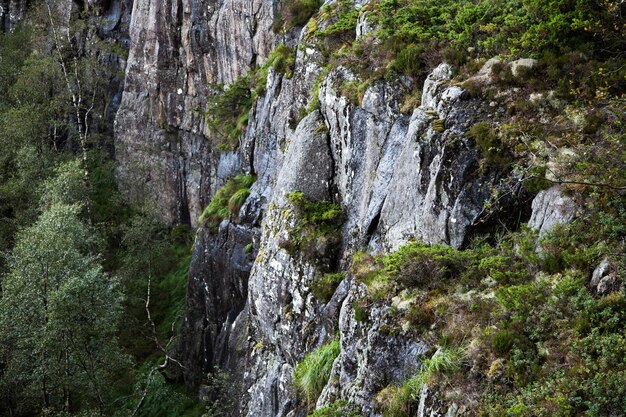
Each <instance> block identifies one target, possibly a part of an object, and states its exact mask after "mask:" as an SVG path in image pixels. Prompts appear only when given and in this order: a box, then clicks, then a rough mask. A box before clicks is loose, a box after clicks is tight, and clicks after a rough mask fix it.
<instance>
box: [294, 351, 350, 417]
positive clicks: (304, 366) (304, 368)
mask: <svg viewBox="0 0 626 417" xmlns="http://www.w3.org/2000/svg"><path fill="white" fill-rule="evenodd" d="M340 349H341V348H340V346H339V339H335V340H333V341H331V342H329V343H326V344H325V345H322V346H320V347H319V348H317V349H316V350H314V351H313V352H311V353H309V354H307V355H306V356H305V357H304V359H303V360H302V362H300V363H299V364H298V366H297V367H296V370H295V372H294V376H293V384H294V387H295V388H296V391H297V392H298V394H299V395H301V396H302V397H303V398H304V400H305V401H306V403H307V404H309V405H313V404H315V401H316V400H317V397H319V395H320V393H321V392H322V389H323V388H324V386H325V385H326V384H327V383H328V378H330V372H331V370H332V366H333V362H334V360H335V358H336V357H337V356H338V355H339V353H340Z"/></svg>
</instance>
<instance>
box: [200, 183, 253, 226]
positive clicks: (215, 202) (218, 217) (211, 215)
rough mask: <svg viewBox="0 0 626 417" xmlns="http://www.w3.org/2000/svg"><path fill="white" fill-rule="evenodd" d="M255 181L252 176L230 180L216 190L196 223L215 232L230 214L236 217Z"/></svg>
mask: <svg viewBox="0 0 626 417" xmlns="http://www.w3.org/2000/svg"><path fill="white" fill-rule="evenodd" d="M255 181H256V177H255V176H254V175H245V174H240V175H237V176H235V177H233V178H230V179H229V180H228V181H226V183H225V184H224V186H222V188H220V189H219V190H217V192H216V193H215V196H213V199H212V200H211V202H210V203H209V205H208V206H207V208H206V209H204V211H203V212H202V215H201V216H200V218H199V219H198V223H200V224H202V225H204V226H205V227H206V228H207V229H209V230H216V229H217V227H218V226H219V225H220V222H221V221H222V220H223V219H225V218H227V217H229V216H230V215H231V214H233V215H238V214H239V209H241V206H242V205H243V203H244V202H245V201H246V199H247V198H248V196H249V195H250V187H251V186H252V184H254V182H255Z"/></svg>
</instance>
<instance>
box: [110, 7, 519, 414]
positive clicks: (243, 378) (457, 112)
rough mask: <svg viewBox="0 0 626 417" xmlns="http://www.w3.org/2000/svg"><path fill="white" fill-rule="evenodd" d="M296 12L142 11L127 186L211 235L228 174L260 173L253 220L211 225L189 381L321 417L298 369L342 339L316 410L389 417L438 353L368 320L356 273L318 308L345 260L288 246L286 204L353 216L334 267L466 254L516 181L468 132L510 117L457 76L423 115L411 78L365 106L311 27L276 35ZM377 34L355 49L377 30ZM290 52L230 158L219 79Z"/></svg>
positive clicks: (132, 80)
mask: <svg viewBox="0 0 626 417" xmlns="http://www.w3.org/2000/svg"><path fill="white" fill-rule="evenodd" d="M279 10H280V2H277V1H272V0H254V1H244V0H220V1H209V0H183V1H178V2H174V1H172V0H165V1H156V0H140V1H135V2H134V4H133V8H132V19H131V22H130V38H131V47H130V53H129V57H128V61H127V67H126V78H125V87H124V92H123V95H122V98H121V104H120V107H119V110H118V112H117V117H116V121H115V146H116V156H117V159H118V161H119V170H118V178H119V180H120V184H121V188H122V190H123V191H124V193H125V194H126V195H127V197H128V198H129V199H131V200H132V201H135V202H141V201H144V200H145V199H146V198H153V199H155V200H156V202H157V204H158V207H159V208H160V210H161V212H162V214H163V216H164V218H165V219H166V220H167V221H169V222H171V223H189V224H196V221H197V219H198V217H199V215H200V213H201V212H202V210H203V209H204V207H205V206H206V205H207V204H208V202H209V201H210V198H211V196H212V195H214V194H215V192H216V190H217V189H218V188H219V186H221V185H222V184H223V183H224V181H225V180H226V179H227V178H229V177H231V176H233V175H235V174H237V173H240V172H247V173H250V174H255V175H256V176H257V181H256V183H255V184H254V185H253V186H252V187H251V190H250V196H249V197H248V199H247V200H246V203H245V204H244V205H243V206H242V208H241V210H240V212H239V213H238V215H232V216H231V217H230V218H229V219H225V220H224V221H223V222H222V223H221V225H220V226H219V228H218V229H217V230H209V229H208V228H205V227H202V226H200V228H199V230H198V233H197V236H196V241H195V245H194V254H193V259H192V265H191V270H190V275H189V282H188V289H187V309H186V316H185V321H184V323H183V329H182V334H181V339H180V340H181V341H180V343H179V346H178V348H177V352H176V353H177V355H178V356H179V357H181V360H182V362H183V363H184V365H185V371H184V372H183V374H184V375H183V377H184V379H185V381H186V382H187V383H188V384H189V385H191V386H198V384H201V382H202V380H203V377H204V376H205V374H206V373H207V372H209V371H211V370H212V369H213V367H216V366H217V367H220V368H222V369H224V370H227V371H228V372H229V373H230V374H231V376H232V378H233V383H234V384H236V385H237V386H238V387H239V388H240V390H241V396H240V401H239V402H238V405H237V407H236V410H231V411H232V415H241V416H249V417H253V416H255V417H259V416H267V417H270V416H271V417H274V416H275V417H282V416H306V415H307V409H306V407H304V406H303V405H301V403H299V401H298V398H297V396H296V393H295V392H294V389H293V386H292V379H293V371H294V369H295V367H296V366H297V364H298V362H299V361H301V360H302V358H303V357H304V355H305V354H306V353H307V352H310V351H311V350H312V349H314V348H316V347H319V346H320V345H322V344H323V343H325V342H327V341H329V340H332V339H333V338H334V337H335V336H336V335H338V336H339V338H340V340H341V353H340V355H339V357H338V358H337V359H336V360H335V363H334V365H333V369H332V377H331V378H330V380H329V383H328V385H327V386H326V387H325V388H324V390H323V392H322V394H321V395H320V397H319V399H318V401H317V405H318V406H323V405H327V404H329V403H331V402H332V401H335V400H337V399H342V400H347V401H350V402H351V403H354V404H356V405H358V406H359V407H360V408H361V409H362V410H363V411H364V413H366V414H364V415H369V416H377V415H378V414H377V412H376V411H375V407H374V397H375V395H376V393H377V392H379V391H380V390H381V389H382V388H384V387H385V386H387V385H388V384H390V383H394V382H398V383H399V382H401V381H402V380H404V379H405V378H406V377H407V376H408V375H411V374H412V373H414V372H415V371H416V370H417V369H419V366H420V363H419V360H418V358H419V356H420V354H421V353H423V352H425V351H427V350H428V348H429V347H428V346H427V345H426V344H425V343H423V342H422V341H420V340H415V339H414V338H412V337H411V336H410V335H409V334H404V333H400V334H396V335H393V336H392V335H389V334H388V333H387V332H386V330H385V329H387V328H388V327H389V325H390V324H391V323H392V321H393V316H392V314H391V313H390V308H389V307H376V308H374V309H372V310H371V311H370V312H369V316H368V318H367V323H364V322H363V321H360V320H358V319H357V318H356V317H355V311H354V308H353V305H354V303H355V301H356V300H358V299H359V297H360V296H361V295H362V292H363V291H364V288H362V285H361V284H358V283H357V282H356V281H355V279H354V277H352V276H351V274H350V273H347V274H346V276H345V279H344V280H343V281H342V282H341V283H340V284H339V287H338V288H337V290H336V292H335V294H334V295H333V297H332V298H331V299H330V301H328V302H323V301H321V300H318V299H317V298H316V297H315V295H314V294H313V291H312V290H311V284H312V282H313V281H314V280H315V279H316V278H317V277H319V276H320V275H322V274H323V273H324V272H326V271H327V269H328V268H327V267H328V265H325V266H323V265H321V264H320V262H319V261H316V260H315V259H310V258H309V257H306V256H304V255H303V254H297V253H293V252H290V251H289V250H288V249H287V248H286V247H285V244H284V242H285V241H288V240H289V239H290V238H292V236H290V234H291V233H293V229H294V225H295V224H296V222H297V221H298V219H297V213H296V210H295V209H294V207H293V204H292V203H291V202H290V200H289V199H288V198H287V197H286V195H287V193H289V192H292V191H296V190H297V191H301V192H302V193H303V195H304V196H305V197H306V198H307V199H308V200H311V201H330V202H333V203H337V204H339V205H340V206H341V208H342V211H343V216H344V223H343V226H342V229H341V236H342V242H341V245H340V248H339V250H337V251H336V253H334V254H333V257H334V258H333V262H332V263H333V266H332V269H334V270H336V271H342V272H346V271H348V270H349V265H350V262H351V259H352V256H353V255H354V253H355V252H356V251H358V250H368V251H371V252H384V251H389V250H394V249H397V248H398V247H400V246H401V245H403V244H404V243H407V242H408V241H410V240H413V239H419V240H422V241H424V242H427V243H433V244H434V243H441V244H447V245H451V246H453V247H456V248H460V247H463V246H464V245H466V244H467V242H468V241H469V239H471V237H472V236H473V235H474V234H475V233H477V232H479V231H482V230H484V228H485V220H486V219H488V218H489V216H490V215H493V214H492V213H488V212H486V211H485V209H484V202H485V201H486V200H489V199H490V198H491V197H492V193H493V191H494V190H497V189H498V188H499V187H506V184H510V183H511V181H510V179H511V178H512V177H513V176H514V174H513V173H511V172H510V171H507V170H505V169H500V168H498V167H489V168H488V169H486V170H485V169H480V167H479V159H480V153H479V151H478V150H477V148H476V144H475V143H474V142H473V140H471V139H470V138H468V137H467V135H466V134H465V133H466V132H467V130H468V129H469V128H470V127H471V126H472V125H473V124H475V123H477V122H479V121H482V120H488V119H491V120H494V119H497V117H499V116H498V113H497V111H496V110H495V109H493V108H492V107H490V106H489V105H487V104H485V103H482V102H481V101H480V100H478V99H474V98H471V97H470V95H469V94H467V93H466V92H465V91H464V90H463V89H462V88H460V87H459V86H456V85H453V84H452V82H451V77H452V69H451V67H450V66H449V65H447V64H442V65H440V66H438V67H437V68H436V69H435V70H434V71H433V72H432V73H431V74H430V75H429V76H428V78H427V79H426V81H425V83H424V85H423V95H422V100H421V104H420V105H419V106H418V107H417V108H415V109H413V110H412V112H411V113H410V114H405V113H402V112H401V111H400V107H401V106H400V104H401V103H402V100H403V98H404V96H405V95H406V93H408V92H409V90H410V89H411V86H410V83H407V82H405V81H406V80H402V79H399V80H396V81H389V80H379V81H376V82H374V83H373V84H372V85H371V86H369V88H367V90H366V91H365V93H364V95H363V98H362V102H361V103H359V104H357V103H353V102H351V101H350V99H349V98H347V97H345V96H343V95H342V94H341V88H340V86H341V85H342V83H344V82H345V81H350V80H355V79H356V75H355V74H352V73H351V72H350V71H349V70H348V69H346V68H343V67H339V68H335V69H333V70H332V71H330V72H328V73H325V72H324V71H323V63H322V60H323V56H322V53H321V52H320V51H318V50H317V49H316V48H315V46H314V45H312V44H311V43H310V42H309V41H308V38H307V36H306V33H305V32H306V30H304V31H300V28H295V29H292V30H291V31H289V32H288V33H287V34H281V35H278V34H274V33H273V32H272V31H271V29H270V28H271V26H272V23H273V20H274V18H275V16H276V14H277V13H278V11H279ZM364 22H365V20H364V19H361V24H359V29H358V31H359V33H358V34H357V33H355V36H357V35H359V36H361V35H362V34H363V33H365V32H367V31H370V30H371V28H368V27H366V26H367V25H366V24H365V23H364ZM279 42H286V43H287V45H288V46H292V47H294V48H293V49H294V50H295V52H294V53H295V66H294V69H293V71H292V72H291V73H290V74H282V73H280V72H278V71H277V70H275V69H272V68H270V69H269V71H268V75H267V82H266V87H265V90H264V92H263V94H261V95H260V96H259V97H258V98H257V99H256V101H255V103H254V104H253V106H252V109H251V110H250V114H249V121H248V125H247V128H246V130H245V133H244V134H243V135H242V136H241V137H240V138H239V145H238V147H237V149H236V150H234V151H226V152H224V151H220V150H219V149H218V148H217V146H216V142H215V138H213V137H212V133H211V131H210V129H209V128H208V126H207V124H206V123H205V119H204V115H203V110H204V109H205V108H206V103H207V96H208V95H209V94H211V89H210V84H214V83H217V84H229V83H232V82H234V81H235V80H236V79H237V77H239V76H242V75H244V74H245V73H246V72H247V71H249V70H250V69H252V68H254V67H255V66H258V65H260V64H262V63H263V62H264V61H265V59H267V57H268V56H269V54H270V51H271V50H272V48H273V47H274V46H276V45H277V44H278V43H279ZM296 46H297V48H296ZM321 74H324V75H321ZM317 79H319V81H318V86H319V88H318V89H317V90H315V89H314V88H313V87H314V85H315V83H316V80H317ZM313 90H315V91H316V94H317V97H312V96H311V91H313ZM314 99H317V100H319V106H318V107H317V108H315V107H313V106H310V104H311V102H312V101H313V100H314ZM307 107H309V111H306V110H305V109H306V108H307ZM311 107H312V108H313V110H311ZM501 203H502V204H505V205H506V204H514V201H513V200H512V199H511V200H510V201H509V200H504V199H503V200H502V201H501ZM250 248H252V249H250ZM421 402H422V405H421V406H420V410H421V411H420V412H421V414H420V415H432V416H436V415H444V413H440V412H439V411H438V410H440V409H441V410H443V409H446V410H448V411H447V412H446V413H447V414H445V415H450V416H452V415H454V411H450V410H454V407H449V408H446V407H440V406H439V403H438V402H437V399H436V393H429V392H428V391H427V390H425V391H424V392H423V394H422V401H421Z"/></svg>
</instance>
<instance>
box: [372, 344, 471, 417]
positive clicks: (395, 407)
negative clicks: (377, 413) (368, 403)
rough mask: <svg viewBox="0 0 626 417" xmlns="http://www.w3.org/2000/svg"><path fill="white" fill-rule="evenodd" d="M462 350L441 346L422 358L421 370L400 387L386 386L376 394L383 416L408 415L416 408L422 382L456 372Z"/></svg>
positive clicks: (406, 416) (428, 381) (459, 365)
mask: <svg viewBox="0 0 626 417" xmlns="http://www.w3.org/2000/svg"><path fill="white" fill-rule="evenodd" d="M461 359H462V350H461V349H448V348H441V349H439V350H438V351H437V352H435V354H434V355H433V356H432V357H431V358H429V359H426V360H424V362H423V363H422V370H421V371H420V372H419V373H418V374H417V375H415V376H413V377H412V378H410V379H408V380H407V381H405V382H404V384H402V386H400V387H387V388H385V389H384V390H383V391H381V393H380V394H379V395H378V396H377V403H378V404H379V407H380V408H382V409H383V416H384V417H409V416H411V415H414V412H415V410H417V402H418V400H419V394H420V391H421V389H422V386H423V385H424V384H427V383H430V382H432V381H433V380H434V379H435V378H437V377H438V376H441V375H448V374H453V373H455V372H458V371H459V370H460V369H461Z"/></svg>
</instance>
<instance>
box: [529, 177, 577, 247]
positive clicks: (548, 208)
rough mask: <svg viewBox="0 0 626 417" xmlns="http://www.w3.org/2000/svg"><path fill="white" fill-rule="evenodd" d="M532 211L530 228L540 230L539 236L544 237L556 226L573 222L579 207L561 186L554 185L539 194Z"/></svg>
mask: <svg viewBox="0 0 626 417" xmlns="http://www.w3.org/2000/svg"><path fill="white" fill-rule="evenodd" d="M532 209H533V210H532V215H531V217H530V220H529V221H528V226H529V227H532V228H534V229H537V230H539V236H543V235H545V234H546V233H548V232H549V231H550V230H552V229H553V228H554V227H555V226H556V225H559V224H567V223H569V222H571V221H572V220H573V219H574V217H575V216H576V213H577V211H578V205H577V204H576V202H575V201H574V200H573V199H572V198H571V197H569V196H567V195H566V194H564V193H563V191H562V190H561V186H560V185H554V186H552V187H550V188H548V189H547V190H543V191H540V192H539V193H538V194H537V196H536V197H535V199H534V200H533V203H532Z"/></svg>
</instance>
